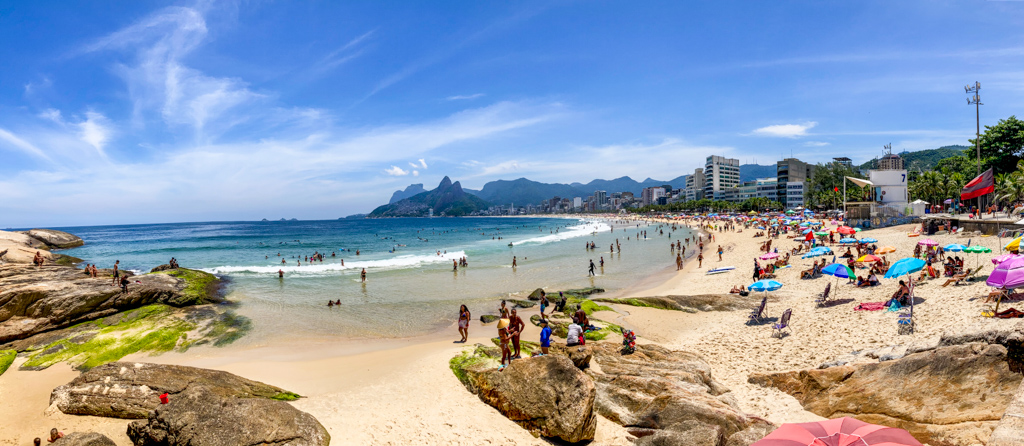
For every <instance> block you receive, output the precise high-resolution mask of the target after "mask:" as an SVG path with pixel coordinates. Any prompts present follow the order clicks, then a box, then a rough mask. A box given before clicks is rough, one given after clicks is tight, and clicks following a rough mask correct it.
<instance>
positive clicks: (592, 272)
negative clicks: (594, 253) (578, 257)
mask: <svg viewBox="0 0 1024 446" xmlns="http://www.w3.org/2000/svg"><path fill="white" fill-rule="evenodd" d="M589 275H591V276H595V275H596V274H594V259H590V273H589Z"/></svg>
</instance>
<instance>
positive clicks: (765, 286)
mask: <svg viewBox="0 0 1024 446" xmlns="http://www.w3.org/2000/svg"><path fill="white" fill-rule="evenodd" d="M779 288H782V283H780V282H778V281H775V280H758V281H757V282H754V283H752V284H750V286H748V287H747V289H748V290H750V291H764V292H766V293H767V292H769V291H775V290H777V289H779Z"/></svg>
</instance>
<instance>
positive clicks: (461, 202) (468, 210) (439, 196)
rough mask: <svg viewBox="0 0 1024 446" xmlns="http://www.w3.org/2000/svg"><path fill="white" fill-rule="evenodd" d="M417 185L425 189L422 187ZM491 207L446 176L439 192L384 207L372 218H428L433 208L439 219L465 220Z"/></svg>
mask: <svg viewBox="0 0 1024 446" xmlns="http://www.w3.org/2000/svg"><path fill="white" fill-rule="evenodd" d="M413 186H419V188H420V189H422V188H423V185H422V184H419V185H416V184H414V185H413ZM413 186H410V188H413ZM406 190H409V188H406ZM413 190H415V188H413ZM489 206H490V204H489V203H487V202H486V201H484V200H481V199H480V198H479V197H477V196H475V195H472V194H468V193H466V192H465V191H463V190H462V185H461V184H459V182H458V181H456V182H454V183H452V180H451V179H450V178H448V177H444V179H443V180H441V184H439V185H437V188H436V189H434V190H431V191H425V192H421V193H418V194H416V195H413V196H411V197H409V198H403V199H401V200H398V201H396V202H393V203H388V204H385V205H383V206H380V207H378V208H377V209H374V210H373V212H371V213H370V215H369V216H368V217H370V218H375V217H426V216H428V215H430V209H433V210H434V215H436V216H448V217H461V216H465V215H470V214H472V213H473V212H476V211H481V210H485V209H487V208H488V207H489Z"/></svg>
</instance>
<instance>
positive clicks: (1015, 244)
mask: <svg viewBox="0 0 1024 446" xmlns="http://www.w3.org/2000/svg"><path fill="white" fill-rule="evenodd" d="M1021 238H1022V237H1017V238H1015V239H1013V241H1011V242H1010V243H1007V244H1006V246H1005V247H1003V249H1005V250H1007V251H1020V239H1021Z"/></svg>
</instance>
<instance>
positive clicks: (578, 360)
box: [549, 343, 594, 370]
mask: <svg viewBox="0 0 1024 446" xmlns="http://www.w3.org/2000/svg"><path fill="white" fill-rule="evenodd" d="M549 351H550V353H551V354H552V355H560V356H565V357H566V358H569V360H570V361H572V363H573V365H575V366H576V368H578V369H580V370H585V369H587V368H589V367H590V360H591V358H593V357H594V348H593V347H592V346H591V344H587V345H574V346H571V347H570V346H567V345H562V344H561V343H554V344H551V348H550V350H549Z"/></svg>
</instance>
